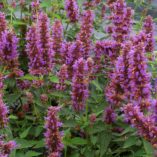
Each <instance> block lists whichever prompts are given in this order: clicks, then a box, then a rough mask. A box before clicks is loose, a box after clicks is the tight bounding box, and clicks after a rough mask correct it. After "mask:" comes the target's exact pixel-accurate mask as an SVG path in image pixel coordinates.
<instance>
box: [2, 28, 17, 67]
mask: <svg viewBox="0 0 157 157" xmlns="http://www.w3.org/2000/svg"><path fill="white" fill-rule="evenodd" d="M17 45H18V39H17V37H16V36H15V34H14V33H13V32H12V31H9V30H5V31H3V32H2V33H1V38H0V55H1V57H0V61H1V64H2V65H4V66H6V67H7V68H8V69H15V68H18V66H19V62H18V52H17Z"/></svg>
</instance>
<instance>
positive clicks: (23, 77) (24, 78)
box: [19, 74, 39, 81]
mask: <svg viewBox="0 0 157 157" xmlns="http://www.w3.org/2000/svg"><path fill="white" fill-rule="evenodd" d="M19 79H20V80H29V81H33V80H39V78H38V77H36V76H33V75H30V74H26V75H25V76H22V77H20V78H19Z"/></svg>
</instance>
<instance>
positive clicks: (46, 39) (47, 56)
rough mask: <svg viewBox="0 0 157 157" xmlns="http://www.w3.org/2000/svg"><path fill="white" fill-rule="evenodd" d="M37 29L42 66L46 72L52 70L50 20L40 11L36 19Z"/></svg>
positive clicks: (52, 53)
mask: <svg viewBox="0 0 157 157" xmlns="http://www.w3.org/2000/svg"><path fill="white" fill-rule="evenodd" d="M37 27H38V28H37V29H38V31H39V36H40V45H41V51H42V58H43V63H44V65H43V66H44V68H45V69H46V70H47V73H49V72H51V71H52V57H53V55H54V52H53V49H52V41H51V35H50V21H49V18H48V16H47V14H45V13H43V12H41V13H39V17H38V20H37Z"/></svg>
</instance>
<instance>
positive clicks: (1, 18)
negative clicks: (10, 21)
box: [0, 12, 7, 38]
mask: <svg viewBox="0 0 157 157" xmlns="http://www.w3.org/2000/svg"><path fill="white" fill-rule="evenodd" d="M5 30H7V21H6V19H5V14H4V13H2V12H0V38H1V33H2V32H3V31H5Z"/></svg>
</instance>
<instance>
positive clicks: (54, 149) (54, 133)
mask: <svg viewBox="0 0 157 157" xmlns="http://www.w3.org/2000/svg"><path fill="white" fill-rule="evenodd" d="M59 110H60V108H59V107H53V106H51V107H49V108H48V114H47V117H46V118H45V121H46V122H45V129H46V132H45V140H46V147H47V149H48V153H49V157H60V155H61V151H62V150H63V143H62V133H61V132H60V131H59V128H60V127H61V126H62V123H61V122H60V121H59V118H58V117H57V113H58V111H59Z"/></svg>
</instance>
